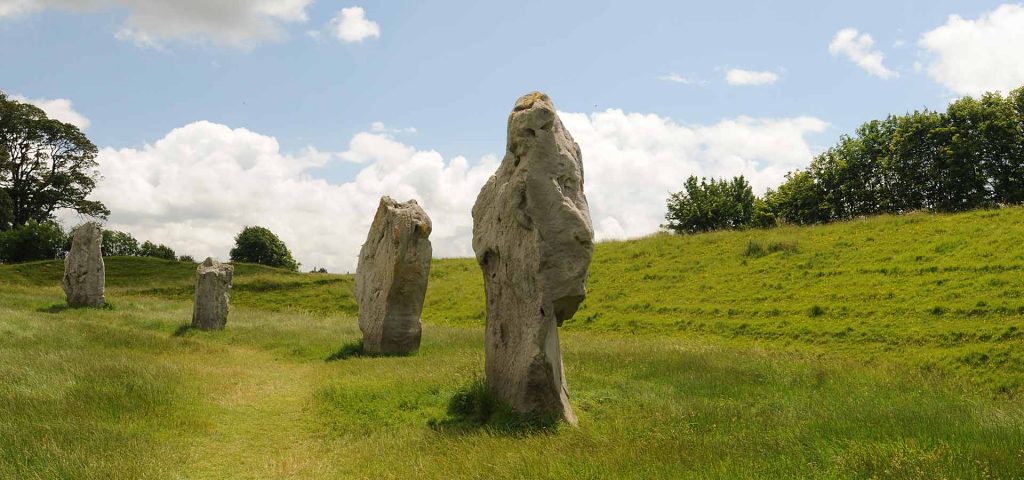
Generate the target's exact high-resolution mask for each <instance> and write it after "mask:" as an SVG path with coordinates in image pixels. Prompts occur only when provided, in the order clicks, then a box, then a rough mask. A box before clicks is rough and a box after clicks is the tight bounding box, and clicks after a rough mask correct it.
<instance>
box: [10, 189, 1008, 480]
mask: <svg viewBox="0 0 1024 480" xmlns="http://www.w3.org/2000/svg"><path fill="white" fill-rule="evenodd" d="M1022 227H1024V210H1021V209H1010V210H1001V211H993V212H978V213H971V214H966V215H957V216H932V215H912V216H908V217H900V218H891V217H883V218H876V219H870V220H866V221H857V222H850V223H846V224H839V225H831V226H825V227H815V228H805V229H779V230H774V231H768V232H764V231H754V232H734V233H721V234H710V235H700V236H694V237H667V236H656V237H652V238H648V239H643V240H639V241H633V242H623V243H604V244H600V245H598V250H597V252H596V254H595V257H594V264H593V268H592V277H591V283H590V296H589V297H588V300H587V303H586V305H585V306H584V308H583V309H582V310H581V311H580V312H579V313H578V314H577V316H576V318H575V319H573V320H572V321H570V322H568V323H567V324H566V326H565V329H564V330H563V331H564V333H563V344H564V350H565V357H566V369H567V372H566V373H567V376H568V378H569V382H570V388H571V389H572V399H573V402H574V405H575V406H576V408H577V410H578V413H579V414H580V417H581V422H582V424H581V427H580V428H579V429H567V428H562V429H559V430H558V431H557V432H553V433H541V434H531V435H514V434H508V433H502V432H500V431H492V430H488V429H474V428H464V429H460V428H451V429H446V430H441V431H438V430H436V429H433V428H431V427H430V426H429V424H430V423H431V420H438V419H440V420H442V421H443V420H445V419H446V418H447V417H446V413H445V409H446V404H447V402H448V400H449V399H450V398H451V397H452V396H453V395H454V394H455V393H456V392H457V391H458V390H460V389H462V388H464V387H466V386H467V385H470V384H472V382H473V381H474V380H475V379H476V378H478V377H479V375H480V372H481V368H482V353H481V350H482V349H481V341H482V339H481V335H482V330H481V328H480V327H479V325H480V324H481V322H482V310H483V301H482V289H481V281H480V276H479V271H478V270H477V269H476V267H475V265H474V263H473V261H472V260H440V261H437V262H436V263H435V265H434V269H433V271H432V280H431V285H430V290H429V292H428V299H427V306H426V307H425V312H424V317H425V323H426V327H425V331H424V342H423V347H422V349H421V351H420V353H419V354H418V355H416V356H413V357H405V358H356V359H349V360H344V361H334V362H325V361H324V359H325V358H327V357H328V356H329V355H330V354H331V353H333V352H334V351H336V350H337V349H338V348H339V347H340V346H341V345H342V344H343V343H344V342H346V341H348V340H352V339H355V338H358V329H357V328H356V327H355V320H354V311H355V307H354V304H353V303H352V297H351V277H349V276H341V275H304V274H289V273H284V272H280V271H276V270H272V269H266V268H261V267H255V266H247V265H243V266H239V267H238V269H237V275H236V278H237V279H236V284H235V291H234V294H233V295H234V296H233V298H232V307H233V310H232V316H231V319H230V320H229V327H228V329H227V330H226V331H223V332H216V333H200V332H188V333H186V334H185V335H182V336H175V335H174V332H175V331H176V330H177V328H178V327H179V326H180V325H181V324H182V323H185V322H187V320H188V318H189V314H190V308H191V305H190V303H189V302H190V298H191V295H190V293H191V282H192V276H193V275H194V267H193V266H191V265H186V264H178V263H173V262H162V261H159V260H151V259H117V258H114V259H109V260H108V263H107V265H108V299H109V300H110V301H111V302H112V304H113V308H111V309H104V310H67V309H64V308H63V307H62V306H61V304H60V302H61V299H62V296H61V292H60V289H59V286H57V285H58V283H59V277H60V270H61V265H60V264H59V263H55V262H42V263H36V264H26V265H16V266H5V267H0V478H7V477H15V478H33V477H39V478H55V477H58V478H225V477H248V478H267V477H294V478H337V477H352V478H365V477H372V478H412V477H417V478H453V477H463V478H474V477H476V478H538V477H559V478H565V477H579V478H609V477H613V478H650V477H672V478H679V477H698V478H708V477H712V478H743V477H762V478H763V477H766V476H768V477H794V476H813V477H818V478H828V477H834V478H845V477H849V476H863V477H868V476H887V477H902V478H920V477H939V476H945V477H953V478H971V477H975V478H986V477H995V478H1013V477H1014V476H1015V475H1018V474H1019V472H1020V465H1021V464H1024V405H1022V404H1021V402H1020V400H1019V395H1018V394H1019V393H1020V388H1021V385H1022V381H1024V380H1022V379H1024V373H1022V370H1024V369H1022V359H1021V354H1020V353H1018V352H1020V351H1021V350H1022V349H1021V347H1022V343H1024V340H1022V339H1021V337H1020V335H1019V333H1018V332H1019V330H1020V329H1021V328H1024V312H1022V308H1024V298H1022V292H1024V271H1022V268H1024V247H1022V246H1021V245H1024V228H1022ZM752 240H753V241H755V242H759V243H760V244H762V245H764V246H770V245H772V244H785V245H788V246H790V247H788V250H789V251H780V252H776V253H771V254H769V255H766V256H761V257H756V256H746V255H744V252H746V251H747V249H748V244H749V243H750V242H751V241H752ZM793 245H795V251H794V248H792V246H793ZM814 307H818V308H814ZM908 367H909V368H908Z"/></svg>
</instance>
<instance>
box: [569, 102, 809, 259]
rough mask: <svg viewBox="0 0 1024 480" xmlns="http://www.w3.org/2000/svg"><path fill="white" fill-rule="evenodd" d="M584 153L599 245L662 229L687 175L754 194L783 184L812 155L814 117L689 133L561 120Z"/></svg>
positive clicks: (667, 124)
mask: <svg viewBox="0 0 1024 480" xmlns="http://www.w3.org/2000/svg"><path fill="white" fill-rule="evenodd" d="M561 116H562V120H563V123H565V125H566V128H568V129H569V131H570V132H571V133H572V135H573V138H575V140H576V141H577V142H578V143H579V144H580V148H581V150H582V151H583V164H584V168H585V171H586V189H587V199H588V201H589V203H590V208H591V214H592V215H591V216H592V217H593V219H594V227H595V229H596V236H597V238H598V239H609V238H628V237H635V236H639V235H644V234H648V233H651V232H654V231H656V230H657V229H658V226H659V225H660V224H662V223H664V215H665V199H666V198H667V197H668V194H669V192H674V191H678V190H679V189H680V188H681V186H682V183H683V180H685V179H686V177H688V176H690V175H697V176H707V177H731V176H734V175H744V176H746V177H747V179H748V180H750V182H751V184H752V186H753V187H754V189H755V191H756V192H758V193H763V192H764V191H765V190H766V189H767V188H769V187H773V186H776V185H778V184H780V183H781V182H782V181H783V179H784V177H785V175H786V173H787V172H789V171H792V170H794V169H796V168H800V167H805V166H806V165H807V164H808V163H810V160H811V157H812V156H813V155H814V151H813V150H812V148H811V146H810V143H809V142H808V140H807V136H808V135H809V134H813V133H819V132H822V131H824V130H825V129H826V128H827V127H828V123H826V122H824V121H822V120H820V119H817V118H813V117H796V118H784V119H755V118H750V117H739V118H735V119H730V120H723V121H721V122H718V123H716V124H713V125H703V126H687V125H680V124H678V123H675V122H673V121H672V120H671V119H668V118H665V117H661V116H658V115H654V114H639V113H625V112H623V111H621V110H615V109H611V110H607V111H604V112H599V113H593V114H589V115H587V114H581V113H562V114H561Z"/></svg>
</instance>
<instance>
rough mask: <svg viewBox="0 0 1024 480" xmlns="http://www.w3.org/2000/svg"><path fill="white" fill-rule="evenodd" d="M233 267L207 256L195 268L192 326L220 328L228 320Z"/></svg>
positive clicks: (210, 328) (206, 328) (209, 328)
mask: <svg viewBox="0 0 1024 480" xmlns="http://www.w3.org/2000/svg"><path fill="white" fill-rule="evenodd" d="M234 273H235V267H234V266H233V265H230V264H227V263H221V262H218V261H216V260H214V259H212V258H207V259H206V260H205V261H203V263H201V264H199V267H198V268H196V294H195V302H194V304H193V306H192V326H193V327H195V328H198V329H201V330H221V329H223V328H224V326H225V325H227V322H228V303H229V302H230V300H231V277H232V276H233V275H234Z"/></svg>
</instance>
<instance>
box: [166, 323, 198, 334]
mask: <svg viewBox="0 0 1024 480" xmlns="http://www.w3.org/2000/svg"><path fill="white" fill-rule="evenodd" d="M192 330H199V329H198V328H196V327H193V326H192V324H191V323H183V324H181V325H178V328H176V329H175V330H174V333H172V334H171V336H172V337H184V336H185V335H188V332H191V331H192Z"/></svg>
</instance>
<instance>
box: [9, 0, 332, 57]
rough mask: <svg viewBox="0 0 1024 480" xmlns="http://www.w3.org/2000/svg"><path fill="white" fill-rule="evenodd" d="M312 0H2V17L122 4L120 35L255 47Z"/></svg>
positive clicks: (158, 42) (297, 17) (298, 17)
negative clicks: (47, 10)
mask: <svg viewBox="0 0 1024 480" xmlns="http://www.w3.org/2000/svg"><path fill="white" fill-rule="evenodd" d="M312 2H313V0H217V1H209V0H175V1H173V2H169V1H166V0H0V18H2V17H5V16H8V17H10V16H16V15H24V14H27V13H31V12H36V11H41V10H45V9H59V10H65V11H72V12H88V11H98V10H105V9H114V8H118V9H124V10H125V11H127V12H128V17H127V19H125V21H124V23H123V24H122V25H121V27H120V28H119V29H118V31H117V33H116V36H117V38H119V39H121V40H125V41H130V42H133V43H135V44H137V45H139V46H145V47H160V46H162V45H163V44H164V43H165V42H167V41H184V42H196V41H208V42H211V43H214V44H217V45H224V46H232V47H239V48H251V47H252V46H254V45H256V44H258V43H260V42H263V41H266V40H276V39H279V38H281V37H283V36H284V27H283V24H285V23H290V22H305V21H306V20H307V16H306V7H308V6H309V5H310V4H311V3H312Z"/></svg>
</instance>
